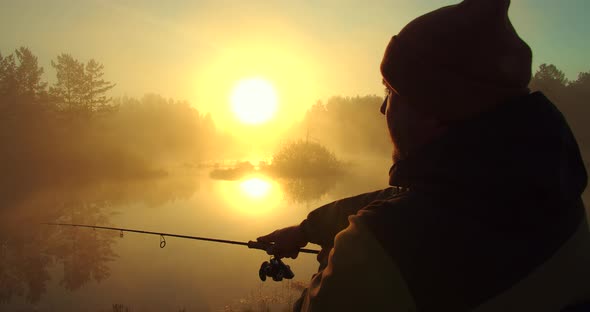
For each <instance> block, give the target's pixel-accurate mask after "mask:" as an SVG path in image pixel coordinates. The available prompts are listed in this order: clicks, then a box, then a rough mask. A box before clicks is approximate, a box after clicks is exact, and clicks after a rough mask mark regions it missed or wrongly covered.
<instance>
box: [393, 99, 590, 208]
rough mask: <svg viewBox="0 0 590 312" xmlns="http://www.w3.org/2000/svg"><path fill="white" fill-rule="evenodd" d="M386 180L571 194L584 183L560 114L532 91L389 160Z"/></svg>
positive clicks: (481, 191)
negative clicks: (404, 156) (402, 156)
mask: <svg viewBox="0 0 590 312" xmlns="http://www.w3.org/2000/svg"><path fill="white" fill-rule="evenodd" d="M390 184H391V185H394V186H401V187H412V188H415V187H426V188H431V187H434V188H441V187H443V188H445V189H446V188H457V189H459V190H466V191H470V192H472V193H475V194H489V193H495V194H501V193H506V192H508V193H512V194H514V193H519V194H522V195H525V194H527V195H538V194H544V195H548V196H552V198H555V199H559V200H575V199H578V198H579V197H580V195H581V194H582V192H583V191H584V189H585V187H586V184H587V173H586V169H585V168H584V163H583V161H582V157H581V155H580V151H579V148H578V145H577V143H576V140H575V138H574V135H573V134H572V132H571V130H570V128H569V126H568V125H567V122H566V121H565V119H564V117H563V115H562V114H561V112H560V111H559V110H558V109H557V108H556V107H555V106H554V105H553V104H552V103H551V102H550V101H549V100H548V99H547V98H546V97H545V96H544V95H543V94H542V93H540V92H535V93H532V94H529V95H527V96H523V97H518V98H514V99H512V100H510V101H509V102H506V103H505V104H504V105H501V106H499V107H497V108H495V109H494V110H493V111H489V112H487V113H484V114H481V115H480V116H478V117H475V118H473V119H470V120H468V121H464V122H461V123H459V124H456V125H455V126H453V127H452V128H451V129H450V130H449V131H448V132H447V133H446V134H445V135H444V136H443V137H441V138H440V139H438V140H436V141H435V142H433V143H431V144H430V145H428V146H426V147H424V148H423V149H422V150H421V151H420V152H419V153H416V154H415V155H412V156H410V157H409V158H407V159H405V160H402V161H399V162H397V163H396V164H394V166H393V167H392V168H391V170H390ZM553 196H555V197H553Z"/></svg>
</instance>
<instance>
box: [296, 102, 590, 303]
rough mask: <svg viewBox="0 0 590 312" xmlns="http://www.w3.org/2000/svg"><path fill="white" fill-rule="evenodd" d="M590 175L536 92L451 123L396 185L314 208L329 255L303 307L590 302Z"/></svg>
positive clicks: (399, 167) (315, 229)
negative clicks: (589, 199) (589, 196)
mask: <svg viewBox="0 0 590 312" xmlns="http://www.w3.org/2000/svg"><path fill="white" fill-rule="evenodd" d="M586 182H587V176H586V171H585V169H584V165H583V162H582V159H581V156H580V152H579V149H578V146H577V143H576V140H575V138H574V136H573V134H572V133H571V131H570V129H569V127H568V125H567V123H566V121H565V120H564V118H563V116H562V115H561V113H560V112H559V111H558V110H557V108H556V107H555V106H554V105H553V104H552V103H551V102H550V101H549V100H547V98H545V96H543V95H542V94H541V93H533V94H530V95H528V96H526V97H521V98H517V99H514V100H512V101H510V102H508V103H505V104H504V105H502V106H500V107H497V108H496V109H494V110H493V111H490V112H487V113H485V114H482V115H480V116H478V117H476V118H474V119H472V120H469V121H466V122H462V123H460V124H456V125H453V126H452V127H451V128H450V130H449V131H448V132H447V133H446V134H445V135H444V137H441V138H439V139H437V140H436V141H435V142H433V143H432V144H430V145H428V146H426V147H424V148H423V149H422V150H421V151H420V152H419V153H417V154H415V155H413V156H412V157H410V158H408V159H406V160H404V161H401V162H398V163H397V164H395V165H394V166H393V167H392V168H391V170H390V184H391V185H393V186H396V187H395V188H389V189H386V190H383V191H378V192H374V193H369V194H363V195H360V196H358V197H353V198H349V199H344V200H341V201H338V202H335V203H332V204H329V205H326V206H323V207H320V208H318V209H316V210H314V211H312V212H311V213H310V214H309V215H308V218H307V219H306V220H305V221H304V222H303V223H302V224H303V228H304V230H305V232H306V234H307V235H308V238H309V239H310V241H311V242H313V243H318V244H320V245H322V246H323V247H325V248H327V249H330V256H329V257H327V258H326V261H327V262H326V263H325V268H323V269H322V270H321V271H320V272H319V273H318V274H317V275H316V276H315V277H314V279H313V280H312V284H311V286H310V289H309V290H308V291H307V292H306V294H305V295H304V297H303V309H304V310H313V311H323V310H333V308H335V307H340V308H345V307H353V306H355V305H358V306H357V307H356V308H363V304H365V306H364V307H365V308H366V307H371V308H370V309H369V310H381V309H383V310H392V309H393V310H400V311H407V310H408V309H415V310H418V311H472V310H477V311H517V310H520V311H533V310H534V311H559V310H560V309H562V308H563V307H565V306H566V305H568V304H570V303H574V302H577V301H581V300H584V299H590V262H589V261H590V249H589V248H590V234H589V233H588V227H587V225H586V218H585V209H584V206H583V203H582V200H581V194H582V192H583V190H584V188H585V187H586ZM400 187H402V188H404V190H405V189H406V188H407V191H402V192H399V190H400ZM347 226H348V227H347ZM341 231H342V232H341ZM337 233H338V234H337ZM332 246H335V247H334V248H332ZM351 246H352V247H351ZM339 249H340V250H339ZM358 254H364V255H366V257H360V258H359V256H358ZM347 259H352V260H351V262H349V261H348V260H347ZM385 259H387V260H385ZM387 261H388V262H387ZM364 262H366V263H364ZM376 263H379V264H380V265H381V267H382V268H381V269H382V271H383V272H386V274H385V276H386V277H387V278H384V276H379V273H378V272H371V271H372V270H375V269H376V268H375V264H376ZM384 263H388V264H384ZM388 265H390V266H391V267H387V266H388ZM363 270H366V271H367V272H368V273H367V275H368V276H363V275H362V273H359V272H362V271H363ZM347 275H348V276H349V277H350V278H347V277H346V276H347ZM382 275H383V274H382ZM335 281H337V282H335ZM363 284H364V285H363ZM367 284H371V285H370V286H369V285H367ZM375 284H376V285H375ZM392 285H393V286H392ZM367 287H368V288H369V289H370V290H369V291H366V289H367ZM363 289H365V290H363ZM383 289H385V290H386V291H381V290H383ZM394 289H396V290H394ZM391 292H396V294H392V293H391ZM392 300H398V303H399V305H396V304H395V302H391V301H392ZM369 301H371V302H372V303H371V304H370V305H367V304H369V303H368V302H369ZM373 303H374V304H373ZM533 307H534V309H532V308H533Z"/></svg>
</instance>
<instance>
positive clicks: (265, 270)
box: [43, 222, 319, 281]
mask: <svg viewBox="0 0 590 312" xmlns="http://www.w3.org/2000/svg"><path fill="white" fill-rule="evenodd" d="M43 224H46V225H56V226H72V227H82V228H90V229H94V230H96V229H101V230H111V231H118V232H119V236H120V237H121V238H122V237H123V232H130V233H140V234H149V235H158V236H160V248H164V247H166V238H165V237H166V236H168V237H178V238H185V239H194V240H202V241H208V242H214V243H223V244H233V245H242V246H248V248H252V249H260V250H264V251H266V252H267V253H268V254H271V253H272V249H273V245H274V244H269V243H263V242H257V241H248V242H239V241H232V240H226V239H218V238H209V237H198V236H190V235H179V234H171V233H161V232H151V231H143V230H135V229H125V228H117V227H109V226H98V225H86V224H73V223H51V222H49V223H43ZM299 252H302V253H309V254H318V253H319V250H313V249H305V248H301V249H299ZM267 276H268V277H271V278H272V280H273V281H281V280H283V279H284V278H285V279H292V278H293V277H294V276H295V274H293V271H291V268H290V267H289V266H288V265H286V264H285V263H283V261H281V259H280V258H277V257H274V256H272V257H271V259H270V261H265V262H263V263H262V265H261V266H260V269H259V270H258V277H260V279H261V280H262V281H265V280H266V277H267Z"/></svg>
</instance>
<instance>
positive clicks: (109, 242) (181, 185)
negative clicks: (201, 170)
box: [0, 177, 198, 304]
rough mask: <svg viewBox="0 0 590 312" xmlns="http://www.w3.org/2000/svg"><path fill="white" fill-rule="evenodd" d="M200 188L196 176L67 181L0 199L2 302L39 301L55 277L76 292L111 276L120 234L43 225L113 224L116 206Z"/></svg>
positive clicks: (164, 198) (157, 202)
mask: <svg viewBox="0 0 590 312" xmlns="http://www.w3.org/2000/svg"><path fill="white" fill-rule="evenodd" d="M197 187H198V184H197V183H195V180H194V179H192V178H187V177H179V178H166V179H144V180H137V181H126V182H120V183H105V184H98V183H96V184H92V185H86V186H83V187H74V186H72V185H69V186H68V187H61V188H51V189H50V188H45V189H43V190H41V189H37V190H33V191H28V192H23V193H26V194H27V196H26V197H21V198H17V199H15V198H11V200H10V201H8V200H6V199H4V200H3V199H1V198H0V304H6V303H10V302H11V301H12V300H16V299H18V298H20V299H22V300H24V301H26V302H30V303H37V302H39V301H40V300H41V298H42V296H43V295H44V294H45V293H46V292H47V287H48V283H49V282H50V281H51V279H52V277H53V278H61V279H60V280H59V285H61V286H62V287H64V289H66V290H69V291H73V290H77V289H79V288H81V287H82V286H84V285H85V284H87V283H89V282H100V281H103V280H105V279H107V278H108V277H109V276H110V268H109V263H110V262H111V261H113V260H114V259H116V258H117V255H116V254H115V252H114V251H113V244H114V242H115V238H116V236H117V235H118V233H116V232H111V231H94V230H90V229H78V228H69V227H55V226H46V225H42V224H41V223H44V222H63V223H79V224H92V225H103V226H109V225H111V224H110V218H111V217H112V215H113V213H114V212H113V207H114V206H124V205H126V204H129V203H143V204H144V205H145V206H146V207H151V206H157V205H161V204H162V203H165V202H168V201H172V200H175V199H180V198H188V197H190V196H192V194H193V193H194V192H195V191H196V189H197Z"/></svg>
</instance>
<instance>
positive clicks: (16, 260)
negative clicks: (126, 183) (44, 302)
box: [0, 202, 116, 303]
mask: <svg viewBox="0 0 590 312" xmlns="http://www.w3.org/2000/svg"><path fill="white" fill-rule="evenodd" d="M106 204H107V202H99V203H69V204H68V205H63V206H62V207H61V208H62V209H60V210H61V211H62V212H63V211H68V210H69V211H70V213H69V214H68V215H63V216H61V217H59V218H54V219H53V220H55V221H67V222H80V223H87V224H108V215H107V214H106V212H105V209H104V208H105V205H106ZM41 219H42V218H40V217H33V216H32V215H30V216H28V217H24V216H23V215H21V216H20V217H17V218H14V219H12V220H10V219H9V218H3V220H2V222H1V223H2V227H1V228H2V232H3V233H2V237H8V238H9V239H8V240H7V241H4V242H3V246H2V253H3V255H2V257H1V258H0V301H1V302H3V303H7V302H10V301H11V299H12V298H13V297H16V296H18V297H23V298H24V299H25V300H26V301H28V302H33V303H34V302H38V301H39V300H40V299H41V296H42V295H43V294H44V293H45V292H46V290H47V289H46V287H47V283H48V282H49V281H50V279H51V274H50V270H51V268H52V267H53V266H54V265H55V266H56V267H57V266H61V267H62V268H63V274H61V275H62V276H63V278H62V280H61V281H60V282H59V283H60V285H62V286H63V287H64V288H65V289H67V290H75V289H78V288H80V287H81V286H82V285H84V284H86V283H88V282H90V281H96V282H100V281H101V280H103V279H105V278H107V277H108V276H109V274H110V271H109V267H108V265H107V263H108V262H109V261H112V260H114V259H115V257H116V255H115V253H114V252H113V250H112V244H113V242H114V235H113V233H108V232H98V231H79V230H78V229H75V228H73V229H67V228H65V229H62V228H55V227H48V226H42V225H39V223H40V222H35V221H41ZM7 221H8V222H7ZM43 221H45V220H43Z"/></svg>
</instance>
